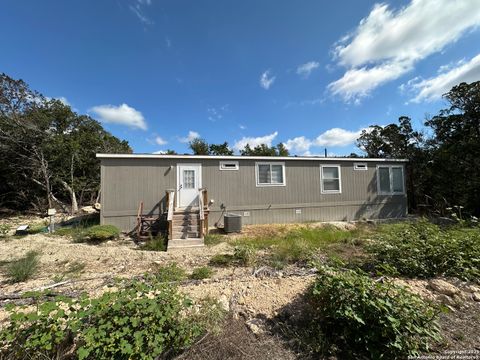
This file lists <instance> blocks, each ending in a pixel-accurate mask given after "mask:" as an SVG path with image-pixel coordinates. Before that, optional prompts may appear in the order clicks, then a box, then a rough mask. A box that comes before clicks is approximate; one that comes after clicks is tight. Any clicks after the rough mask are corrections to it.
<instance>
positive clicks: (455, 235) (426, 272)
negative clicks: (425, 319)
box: [366, 221, 480, 279]
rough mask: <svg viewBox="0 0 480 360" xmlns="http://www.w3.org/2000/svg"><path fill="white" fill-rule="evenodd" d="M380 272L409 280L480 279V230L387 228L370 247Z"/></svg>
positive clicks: (421, 225) (410, 225) (415, 226)
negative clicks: (418, 278) (432, 278)
mask: <svg viewBox="0 0 480 360" xmlns="http://www.w3.org/2000/svg"><path fill="white" fill-rule="evenodd" d="M366 249H367V251H369V252H370V253H371V254H372V255H373V257H374V265H375V266H376V267H377V268H378V269H382V270H385V269H391V270H392V271H393V273H398V274H401V275H404V276H408V277H421V278H430V277H435V276H456V277H460V278H463V279H476V278H478V277H479V276H480V229H478V228H471V229H468V228H456V227H453V228H447V229H442V228H440V227H439V226H437V225H434V224H431V223H429V222H427V221H420V222H416V223H401V224H394V225H387V226H383V227H381V228H380V229H379V233H378V235H377V236H375V237H374V241H373V242H372V243H371V244H369V245H368V246H367V247H366Z"/></svg>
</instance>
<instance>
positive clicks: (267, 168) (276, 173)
mask: <svg viewBox="0 0 480 360" xmlns="http://www.w3.org/2000/svg"><path fill="white" fill-rule="evenodd" d="M283 172H284V165H283V164H257V173H258V175H257V176H258V178H257V185H285V179H284V176H283Z"/></svg>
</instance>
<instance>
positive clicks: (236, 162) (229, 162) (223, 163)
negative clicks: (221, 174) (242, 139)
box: [219, 161, 239, 171]
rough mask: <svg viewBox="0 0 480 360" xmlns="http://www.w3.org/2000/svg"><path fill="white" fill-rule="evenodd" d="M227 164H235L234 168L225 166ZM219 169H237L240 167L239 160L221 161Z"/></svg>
mask: <svg viewBox="0 0 480 360" xmlns="http://www.w3.org/2000/svg"><path fill="white" fill-rule="evenodd" d="M225 164H235V167H234V168H225V167H224V165H225ZM219 169H220V170H222V171H235V170H238V169H239V165H238V161H220V165H219Z"/></svg>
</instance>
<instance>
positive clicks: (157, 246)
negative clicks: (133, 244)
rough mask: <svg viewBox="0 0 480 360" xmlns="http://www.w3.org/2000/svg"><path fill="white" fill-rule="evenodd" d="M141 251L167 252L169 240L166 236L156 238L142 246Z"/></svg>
mask: <svg viewBox="0 0 480 360" xmlns="http://www.w3.org/2000/svg"><path fill="white" fill-rule="evenodd" d="M139 250H145V251H167V239H165V237H164V236H160V235H159V236H156V237H154V238H152V239H149V240H147V241H146V242H145V243H144V244H142V245H140V247H139Z"/></svg>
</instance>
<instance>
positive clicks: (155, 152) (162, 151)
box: [152, 150, 167, 155]
mask: <svg viewBox="0 0 480 360" xmlns="http://www.w3.org/2000/svg"><path fill="white" fill-rule="evenodd" d="M166 153H167V152H166V151H165V150H158V151H154V152H153V153H152V154H156V155H165V154H166Z"/></svg>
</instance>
